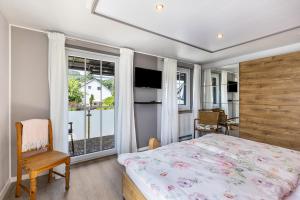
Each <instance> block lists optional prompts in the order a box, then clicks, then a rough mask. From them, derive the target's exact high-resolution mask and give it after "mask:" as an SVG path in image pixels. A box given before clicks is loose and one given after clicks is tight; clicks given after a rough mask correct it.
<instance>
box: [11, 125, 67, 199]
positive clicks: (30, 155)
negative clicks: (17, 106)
mask: <svg viewBox="0 0 300 200" xmlns="http://www.w3.org/2000/svg"><path fill="white" fill-rule="evenodd" d="M16 129H17V183H16V197H20V196H21V188H22V189H24V190H25V191H26V192H28V193H29V196H30V200H35V199H36V178H37V176H38V175H39V174H40V173H42V172H44V171H47V170H49V174H48V182H49V183H50V182H51V179H52V174H53V173H54V174H57V175H59V176H62V177H65V183H66V186H65V189H66V190H68V189H69V181H70V156H69V155H68V154H65V153H62V152H59V151H54V150H53V135H52V125H51V121H50V120H49V123H48V137H49V138H48V141H49V142H48V145H47V148H46V150H44V151H41V150H33V151H27V152H22V131H23V125H22V123H21V122H17V123H16ZM63 163H65V165H66V172H65V175H63V174H61V173H58V172H55V171H53V168H54V167H57V166H58V165H61V164H63ZM22 169H24V170H25V171H26V173H28V174H29V178H30V188H29V189H28V188H27V187H25V186H24V185H22V184H21V181H22Z"/></svg>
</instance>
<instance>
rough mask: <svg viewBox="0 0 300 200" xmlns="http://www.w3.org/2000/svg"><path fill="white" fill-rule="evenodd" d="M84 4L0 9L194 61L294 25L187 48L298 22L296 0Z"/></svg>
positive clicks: (19, 19) (39, 1)
mask: <svg viewBox="0 0 300 200" xmlns="http://www.w3.org/2000/svg"><path fill="white" fill-rule="evenodd" d="M157 2H163V3H164V4H165V9H164V11H163V12H160V13H157V12H156V11H155V9H154V6H155V4H156V3H157ZM87 3H88V1H86V0H48V1H46V0H26V1H20V0H0V12H1V13H2V14H3V15H4V16H5V17H6V19H7V20H8V22H9V23H11V24H16V25H20V26H25V27H31V28H36V29H42V30H49V31H59V32H63V33H65V34H67V35H70V36H75V37H78V38H82V39H86V40H91V41H96V42H100V43H106V44H110V45H114V46H119V47H129V48H132V49H134V50H137V51H141V52H145V53H149V54H155V55H160V56H164V57H171V58H176V59H179V60H184V61H189V62H195V63H208V62H212V61H217V60H221V59H227V58H230V57H233V56H239V55H243V54H248V53H253V52H257V51H261V50H266V49H270V48H276V47H280V46H285V45H289V44H294V43H297V42H299V41H300V29H294V30H290V31H287V32H284V33H281V34H277V35H273V36H271V37H267V38H263V39H260V40H255V41H253V42H250V43H247V44H243V45H240V46H235V47H232V48H229V49H226V50H222V51H218V52H215V53H210V52H207V51H203V50H201V49H199V48H195V47H193V46H200V47H202V48H205V49H209V50H212V51H214V50H216V49H220V48H225V47H228V46H231V45H236V44H238V43H243V42H245V41H247V40H252V39H256V38H257V37H262V36H263V35H265V34H272V33H273V32H277V31H282V30H284V29H287V28H290V27H293V26H297V25H299V23H300V12H298V11H299V10H300V1H299V0H251V1H241V0H181V1H179V0H157V1H155V0H99V3H98V4H97V9H96V11H97V12H99V13H100V15H95V14H92V12H91V9H90V8H89V9H88V8H87ZM101 15H105V16H102V17H101ZM107 16H110V17H111V18H114V19H109V18H108V17H107ZM116 19H119V20H121V21H125V22H126V23H130V24H131V23H132V24H134V25H136V26H141V28H140V29H139V28H134V27H132V26H131V25H128V24H124V23H120V22H118V21H116ZM297 23H298V24H297ZM143 29H151V30H150V31H152V32H158V33H159V34H162V35H166V36H167V37H172V38H173V37H174V38H175V39H177V40H180V41H183V42H185V43H190V44H191V45H187V44H184V43H182V42H178V41H176V40H174V39H168V38H166V37H162V36H159V34H153V33H151V32H148V31H144V30H143ZM219 32H222V33H223V34H224V38H223V39H222V40H218V39H216V34H217V33H219Z"/></svg>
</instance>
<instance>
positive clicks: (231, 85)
mask: <svg viewBox="0 0 300 200" xmlns="http://www.w3.org/2000/svg"><path fill="white" fill-rule="evenodd" d="M237 90H238V83H237V82H235V81H228V84H227V92H237Z"/></svg>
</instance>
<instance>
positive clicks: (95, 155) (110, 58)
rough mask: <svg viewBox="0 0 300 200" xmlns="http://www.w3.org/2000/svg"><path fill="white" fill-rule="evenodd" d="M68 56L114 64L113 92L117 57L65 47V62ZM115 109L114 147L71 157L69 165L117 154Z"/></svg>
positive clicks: (116, 96)
mask: <svg viewBox="0 0 300 200" xmlns="http://www.w3.org/2000/svg"><path fill="white" fill-rule="evenodd" d="M69 56H76V57H82V58H85V59H95V60H100V61H108V62H113V63H115V75H114V77H115V90H116V88H117V82H118V79H117V73H116V69H117V67H119V57H118V56H112V55H106V54H102V53H96V52H91V51H85V50H80V49H74V48H68V47H66V60H67V61H68V57H69ZM68 68H69V66H68V63H67V69H68ZM116 91H117V90H116ZM117 98H118V93H117V92H115V99H117ZM116 108H117V105H116V104H115V108H114V142H115V145H114V148H113V149H108V150H103V151H98V152H93V153H88V154H83V155H79V156H74V157H71V164H74V163H79V162H84V161H88V160H92V159H96V158H101V157H104V156H110V155H114V154H116V153H117V148H116V144H117V133H116V130H117V129H116V128H117V127H116V125H117V123H116V119H117V117H116ZM85 126H86V123H85V125H84V127H85ZM85 129H86V127H85ZM68 142H69V141H68ZM68 148H69V147H68Z"/></svg>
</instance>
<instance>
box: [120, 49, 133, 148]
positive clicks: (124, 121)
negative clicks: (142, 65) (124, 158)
mask: <svg viewBox="0 0 300 200" xmlns="http://www.w3.org/2000/svg"><path fill="white" fill-rule="evenodd" d="M133 54H134V52H133V51H132V50H130V49H125V48H122V49H121V50H120V64H119V67H118V69H117V77H118V86H117V93H118V96H117V149H118V153H119V154H121V153H131V152H136V151H137V144H136V132H135V120H134V100H133Z"/></svg>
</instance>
